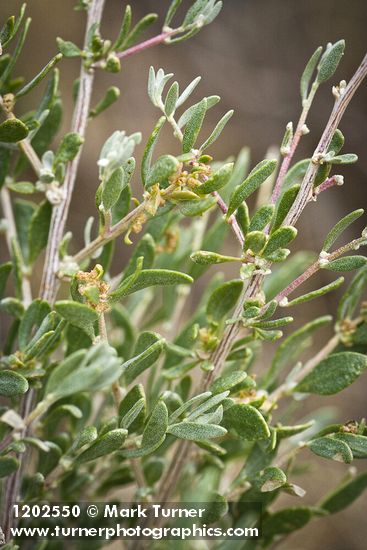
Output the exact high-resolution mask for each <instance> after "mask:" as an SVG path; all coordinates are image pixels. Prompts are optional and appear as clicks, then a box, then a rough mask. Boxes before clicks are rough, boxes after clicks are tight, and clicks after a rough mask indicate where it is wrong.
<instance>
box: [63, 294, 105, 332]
mask: <svg viewBox="0 0 367 550" xmlns="http://www.w3.org/2000/svg"><path fill="white" fill-rule="evenodd" d="M55 310H56V311H57V313H58V314H59V315H61V317H63V318H64V319H66V321H67V322H68V323H70V324H71V325H73V326H75V327H78V328H80V329H81V330H83V331H84V332H86V334H88V336H90V337H91V338H92V337H93V335H94V330H93V325H94V323H95V322H96V321H98V313H97V312H96V311H95V310H94V309H91V308H90V307H88V306H87V305H85V304H82V303H80V302H73V301H71V300H60V301H58V302H56V304H55Z"/></svg>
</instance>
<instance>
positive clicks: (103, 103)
mask: <svg viewBox="0 0 367 550" xmlns="http://www.w3.org/2000/svg"><path fill="white" fill-rule="evenodd" d="M119 97H120V90H119V89H118V88H117V87H116V86H111V87H110V88H108V90H107V91H106V93H105V95H104V97H103V98H102V99H101V100H100V101H99V102H98V103H97V105H96V106H95V107H94V108H93V109H92V110H91V111H90V113H89V116H90V117H91V118H95V117H97V116H98V115H100V114H101V113H102V112H103V111H105V110H106V109H108V107H110V106H111V105H112V104H113V103H115V101H117V100H118V98H119Z"/></svg>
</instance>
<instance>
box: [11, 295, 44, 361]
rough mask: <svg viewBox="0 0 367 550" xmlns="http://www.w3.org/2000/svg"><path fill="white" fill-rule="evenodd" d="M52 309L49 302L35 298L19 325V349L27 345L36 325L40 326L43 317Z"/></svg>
mask: <svg viewBox="0 0 367 550" xmlns="http://www.w3.org/2000/svg"><path fill="white" fill-rule="evenodd" d="M50 311H51V308H50V306H49V304H48V303H47V302H46V301H44V300H41V299H39V298H38V299H36V300H34V301H33V302H32V303H31V304H30V305H29V306H28V308H27V310H26V312H25V314H24V316H23V318H22V320H21V323H20V325H19V332H18V343H19V349H20V350H21V351H23V350H24V349H25V347H26V346H27V344H28V342H29V340H30V337H31V332H32V329H33V328H34V326H36V327H39V326H40V324H41V323H42V321H43V319H44V318H45V317H46V315H48V314H49V313H50Z"/></svg>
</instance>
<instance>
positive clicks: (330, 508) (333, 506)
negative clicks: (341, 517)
mask: <svg viewBox="0 0 367 550" xmlns="http://www.w3.org/2000/svg"><path fill="white" fill-rule="evenodd" d="M366 488H367V472H363V473H362V474H360V475H358V476H356V477H355V478H353V479H351V480H348V481H347V482H345V483H343V484H342V485H341V486H339V487H337V488H336V489H335V491H333V492H332V493H331V494H329V495H327V496H326V497H325V498H324V499H323V500H322V501H321V502H320V508H322V509H323V510H326V511H327V512H329V514H335V513H336V512H340V511H341V510H344V508H346V507H347V506H349V505H350V504H352V503H353V502H354V501H355V500H356V499H357V498H358V497H359V496H360V495H361V494H362V493H363V491H364V490H365V489H366Z"/></svg>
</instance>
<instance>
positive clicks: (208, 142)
mask: <svg viewBox="0 0 367 550" xmlns="http://www.w3.org/2000/svg"><path fill="white" fill-rule="evenodd" d="M232 115H233V110H230V111H228V112H227V113H226V114H225V115H224V116H223V117H222V118H221V119H220V121H219V122H218V123H217V125H216V127H215V128H214V130H213V131H212V133H211V134H210V136H209V137H208V139H206V140H205V141H204V143H203V144H202V145H201V146H200V147H199V151H204V150H205V149H207V148H208V147H210V145H212V143H214V142H215V141H216V140H217V139H218V138H219V136H220V135H221V133H222V132H223V130H224V127H225V126H226V124H227V122H228V121H229V119H230V118H231V117H232Z"/></svg>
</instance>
